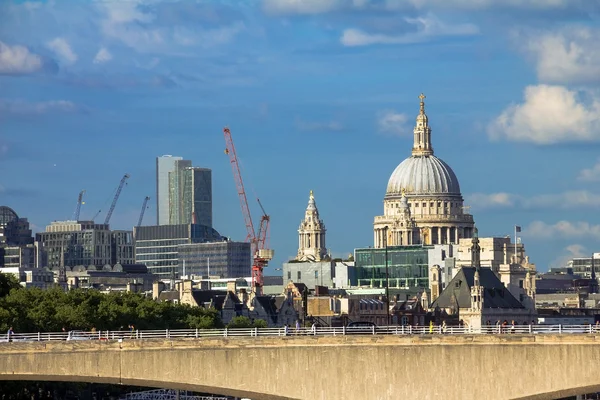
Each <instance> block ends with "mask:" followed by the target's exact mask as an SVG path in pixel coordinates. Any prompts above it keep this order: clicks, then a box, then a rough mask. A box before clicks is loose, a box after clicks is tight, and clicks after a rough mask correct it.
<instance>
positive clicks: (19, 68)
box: [0, 41, 43, 75]
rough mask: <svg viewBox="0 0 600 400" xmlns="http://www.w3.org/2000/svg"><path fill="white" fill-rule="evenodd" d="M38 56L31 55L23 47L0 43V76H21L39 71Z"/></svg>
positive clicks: (39, 62)
mask: <svg viewBox="0 0 600 400" xmlns="http://www.w3.org/2000/svg"><path fill="white" fill-rule="evenodd" d="M42 67H43V62H42V59H41V57H40V56H38V55H36V54H33V53H31V52H30V51H29V50H28V49H27V48H26V47H24V46H19V45H15V46H9V45H7V44H5V43H3V42H1V41H0V75H2V74H6V75H22V74H30V73H33V72H37V71H39V70H41V69H42Z"/></svg>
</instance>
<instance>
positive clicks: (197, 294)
mask: <svg viewBox="0 0 600 400" xmlns="http://www.w3.org/2000/svg"><path fill="white" fill-rule="evenodd" d="M192 297H193V298H194V300H195V301H196V304H198V306H200V307H204V306H205V305H206V304H207V303H209V304H210V303H211V301H212V305H213V307H215V308H216V309H217V310H220V309H221V308H222V307H223V302H224V301H225V294H224V293H223V291H222V290H192Z"/></svg>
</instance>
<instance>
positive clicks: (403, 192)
mask: <svg viewBox="0 0 600 400" xmlns="http://www.w3.org/2000/svg"><path fill="white" fill-rule="evenodd" d="M400 192H401V193H402V196H404V195H406V189H405V188H402V190H400Z"/></svg>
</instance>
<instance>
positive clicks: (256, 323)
mask: <svg viewBox="0 0 600 400" xmlns="http://www.w3.org/2000/svg"><path fill="white" fill-rule="evenodd" d="M266 327H268V325H267V321H265V320H264V319H255V320H251V319H250V318H248V317H245V316H243V315H240V316H238V317H234V318H232V320H231V321H230V322H229V323H228V324H227V328H266Z"/></svg>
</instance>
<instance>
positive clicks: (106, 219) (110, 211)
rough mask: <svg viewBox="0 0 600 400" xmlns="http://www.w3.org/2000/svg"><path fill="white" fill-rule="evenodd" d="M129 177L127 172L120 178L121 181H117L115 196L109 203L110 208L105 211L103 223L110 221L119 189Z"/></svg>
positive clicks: (121, 188) (106, 223)
mask: <svg viewBox="0 0 600 400" xmlns="http://www.w3.org/2000/svg"><path fill="white" fill-rule="evenodd" d="M127 179H129V174H125V175H123V178H121V182H120V183H119V187H118V188H117V193H115V197H114V198H113V201H112V204H111V205H110V209H109V210H108V213H106V218H105V219H104V224H105V225H108V223H109V222H110V217H112V213H113V211H115V207H116V205H117V201H118V200H119V196H120V195H121V190H123V186H125V182H126V181H127Z"/></svg>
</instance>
